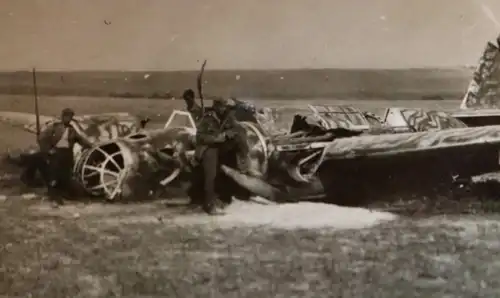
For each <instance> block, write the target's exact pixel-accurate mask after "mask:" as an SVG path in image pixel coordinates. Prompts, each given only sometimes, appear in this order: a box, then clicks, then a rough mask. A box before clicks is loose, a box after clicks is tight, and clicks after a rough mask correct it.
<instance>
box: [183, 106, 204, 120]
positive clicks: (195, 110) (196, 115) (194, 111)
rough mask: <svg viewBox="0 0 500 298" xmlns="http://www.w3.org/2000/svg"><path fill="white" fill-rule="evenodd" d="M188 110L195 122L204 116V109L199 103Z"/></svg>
mask: <svg viewBox="0 0 500 298" xmlns="http://www.w3.org/2000/svg"><path fill="white" fill-rule="evenodd" d="M187 110H188V112H189V113H190V114H191V116H192V117H193V119H194V121H195V122H199V121H200V120H201V118H202V117H203V110H202V108H201V107H200V106H199V105H198V104H196V103H195V104H193V105H192V106H190V107H188V108H187Z"/></svg>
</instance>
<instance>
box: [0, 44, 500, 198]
mask: <svg viewBox="0 0 500 298" xmlns="http://www.w3.org/2000/svg"><path fill="white" fill-rule="evenodd" d="M499 53H500V50H499V47H498V45H494V44H493V43H488V45H487V47H486V50H485V52H484V54H483V56H482V58H481V61H480V65H479V67H478V68H477V69H476V71H475V73H474V78H473V81H472V82H471V84H470V86H469V89H468V91H467V93H466V95H465V97H464V100H463V103H462V105H461V109H460V110H459V111H457V112H454V113H448V112H443V111H430V110H424V109H407V108H394V107H393V108H388V109H387V110H386V112H385V115H384V117H382V118H379V117H378V116H376V115H374V114H370V113H367V112H361V111H359V110H358V109H356V108H354V107H350V106H313V105H308V106H307V107H308V110H307V111H304V112H302V113H297V114H295V115H293V114H289V113H284V112H280V109H270V108H262V109H257V108H255V107H253V106H249V105H247V104H246V103H244V102H239V101H236V104H235V106H234V108H235V110H236V111H237V113H236V115H237V118H240V120H243V121H241V125H242V126H243V127H244V128H245V131H246V133H247V141H248V144H249V148H250V160H251V168H252V173H253V175H252V176H249V175H246V174H243V173H240V172H239V171H238V170H237V169H234V168H231V167H228V166H222V170H223V172H224V173H225V174H226V175H228V176H229V177H230V178H232V179H233V180H234V181H235V182H236V183H237V184H238V185H239V186H240V187H241V190H242V191H241V193H235V196H240V195H241V196H249V195H258V196H261V197H264V198H267V199H269V200H273V201H276V202H290V201H298V200H327V201H329V202H332V203H339V204H351V205H352V204H356V203H360V202H361V201H364V200H365V199H373V198H374V194H377V196H397V194H399V193H412V194H419V193H422V194H426V193H429V192H436V191H437V192H440V191H442V192H449V191H450V190H451V189H453V185H455V182H456V180H457V177H459V178H461V179H463V181H470V180H471V179H472V178H473V177H475V176H477V175H481V174H485V173H492V172H498V171H500V164H499V151H500V113H499V112H500V110H498V109H497V106H496V102H497V101H498V96H496V93H495V92H496V90H498V87H499V85H498V84H497V85H494V84H492V83H491V82H492V81H494V80H493V79H492V78H495V77H498V75H499V73H498V71H499V70H498V69H499V67H498V65H499V64H500V63H499V61H500V59H499V57H500V55H498V54H499ZM238 115H240V116H238ZM290 115H291V116H292V117H293V118H292V119H287V117H290ZM182 117H184V118H185V120H186V119H187V124H186V123H184V124H181V125H178V124H177V125H175V124H174V123H175V122H178V119H179V118H182ZM41 118H42V119H44V120H43V121H44V122H49V121H52V120H53V119H52V118H50V117H41ZM34 119H35V117H34V116H33V115H28V114H21V113H10V112H3V113H0V120H2V121H8V122H9V123H12V124H23V128H24V129H26V130H29V131H31V132H34V131H35V130H34V126H35V122H34ZM75 120H76V123H78V125H79V127H80V128H81V129H82V130H84V131H85V133H86V134H87V135H89V136H90V137H92V138H93V141H94V142H95V143H96V145H95V146H94V147H93V148H91V149H89V150H86V151H82V150H81V148H78V147H76V148H75V157H76V159H75V160H76V163H75V167H74V175H75V178H76V180H77V181H78V182H79V184H80V185H81V186H82V188H83V189H85V190H86V191H87V192H88V193H89V194H91V195H94V196H101V197H105V198H106V199H108V200H118V199H126V198H144V197H150V196H154V195H155V194H156V190H157V189H158V188H161V187H164V186H166V185H168V184H171V183H173V182H174V181H184V180H185V181H187V180H188V179H187V178H188V177H189V173H190V171H191V167H192V160H193V152H194V148H195V134H196V127H195V123H194V121H193V119H192V117H191V115H190V114H189V113H187V112H185V111H178V110H175V111H174V112H173V113H172V115H171V117H170V119H169V120H168V121H167V123H166V124H165V126H164V127H163V128H159V129H146V128H145V127H144V125H145V123H146V122H145V121H141V120H140V119H138V118H137V117H133V116H131V115H128V114H107V115H106V114H105V115H87V116H81V117H79V118H77V119H75ZM185 122H186V121H185ZM290 123H291V124H290ZM287 124H288V125H287ZM25 157H26V154H23V155H19V156H17V157H16V158H17V160H18V163H19V160H20V159H23V158H25ZM16 158H14V157H11V160H16Z"/></svg>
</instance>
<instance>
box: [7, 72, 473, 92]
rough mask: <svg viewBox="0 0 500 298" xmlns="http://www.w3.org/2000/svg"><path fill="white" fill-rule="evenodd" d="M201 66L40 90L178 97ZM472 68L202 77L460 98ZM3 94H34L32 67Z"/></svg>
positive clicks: (231, 87)
mask: <svg viewBox="0 0 500 298" xmlns="http://www.w3.org/2000/svg"><path fill="white" fill-rule="evenodd" d="M197 75H198V72H197V71H171V72H158V71H153V72H148V71H75V72H43V71H38V72H37V86H38V92H39V94H42V95H52V96H57V95H66V96H99V97H102V96H110V97H138V98H159V99H165V98H168V99H171V98H179V97H180V96H181V95H182V92H183V90H184V89H186V88H192V89H196V77H197ZM471 75H472V70H471V69H467V68H457V69H401V70H358V69H319V70H305V69H303V70H242V71H236V70H230V71H229V70H214V71H206V72H205V74H204V77H203V80H204V94H205V95H206V96H208V97H210V96H235V97H242V98H271V97H272V98H287V99H290V98H313V97H314V98H318V97H322V98H329V97H332V98H333V97H334V98H388V99H405V100H407V99H429V98H432V99H441V98H443V99H449V98H456V99H458V98H460V97H461V96H462V95H463V94H464V93H465V90H466V88H467V85H468V82H469V80H470V78H471ZM0 93H2V94H31V93H33V82H32V74H31V72H29V71H25V72H24V71H20V72H0Z"/></svg>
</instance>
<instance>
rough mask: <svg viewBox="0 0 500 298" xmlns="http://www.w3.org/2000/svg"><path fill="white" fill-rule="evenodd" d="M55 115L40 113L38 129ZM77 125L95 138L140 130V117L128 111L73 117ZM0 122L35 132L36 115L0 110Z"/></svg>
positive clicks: (52, 119)
mask: <svg viewBox="0 0 500 298" xmlns="http://www.w3.org/2000/svg"><path fill="white" fill-rule="evenodd" d="M56 120H57V117H52V116H42V115H40V130H41V131H43V130H44V129H45V128H46V127H47V126H48V125H49V124H51V123H53V122H54V121H56ZM74 120H75V121H76V123H77V124H78V126H79V127H80V128H81V129H82V130H83V131H85V132H86V133H87V134H88V135H89V136H90V137H95V139H96V140H99V139H103V137H104V138H113V137H118V136H124V135H127V134H129V133H132V132H135V131H138V130H140V122H141V119H139V117H136V116H133V115H130V114H128V113H103V114H89V115H78V116H75V117H74ZM0 123H5V124H7V125H11V126H13V127H19V128H21V129H24V130H25V131H28V132H30V133H36V116H35V115H34V114H32V113H19V112H0Z"/></svg>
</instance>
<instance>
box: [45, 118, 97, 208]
mask: <svg viewBox="0 0 500 298" xmlns="http://www.w3.org/2000/svg"><path fill="white" fill-rule="evenodd" d="M62 115H63V118H64V117H68V116H69V117H73V115H74V112H73V111H72V110H71V109H64V110H63V113H62ZM72 121H73V120H71V121H70V122H69V123H64V122H63V121H59V122H55V123H53V124H52V125H50V126H49V127H47V128H46V129H45V130H44V131H43V132H42V134H41V135H40V138H39V141H38V144H39V146H40V151H41V152H42V153H43V154H47V155H48V168H49V169H48V174H49V181H50V182H49V186H48V188H49V196H50V198H51V199H53V200H56V201H57V202H58V203H62V198H61V195H69V194H70V193H71V191H72V176H73V173H72V171H73V163H74V157H73V146H74V145H75V143H79V144H80V145H81V146H82V147H86V148H88V147H91V146H92V144H91V142H90V141H89V140H88V138H87V136H86V135H85V134H84V133H83V132H82V131H80V130H79V129H77V127H76V126H75V125H72V123H71V122H72Z"/></svg>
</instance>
